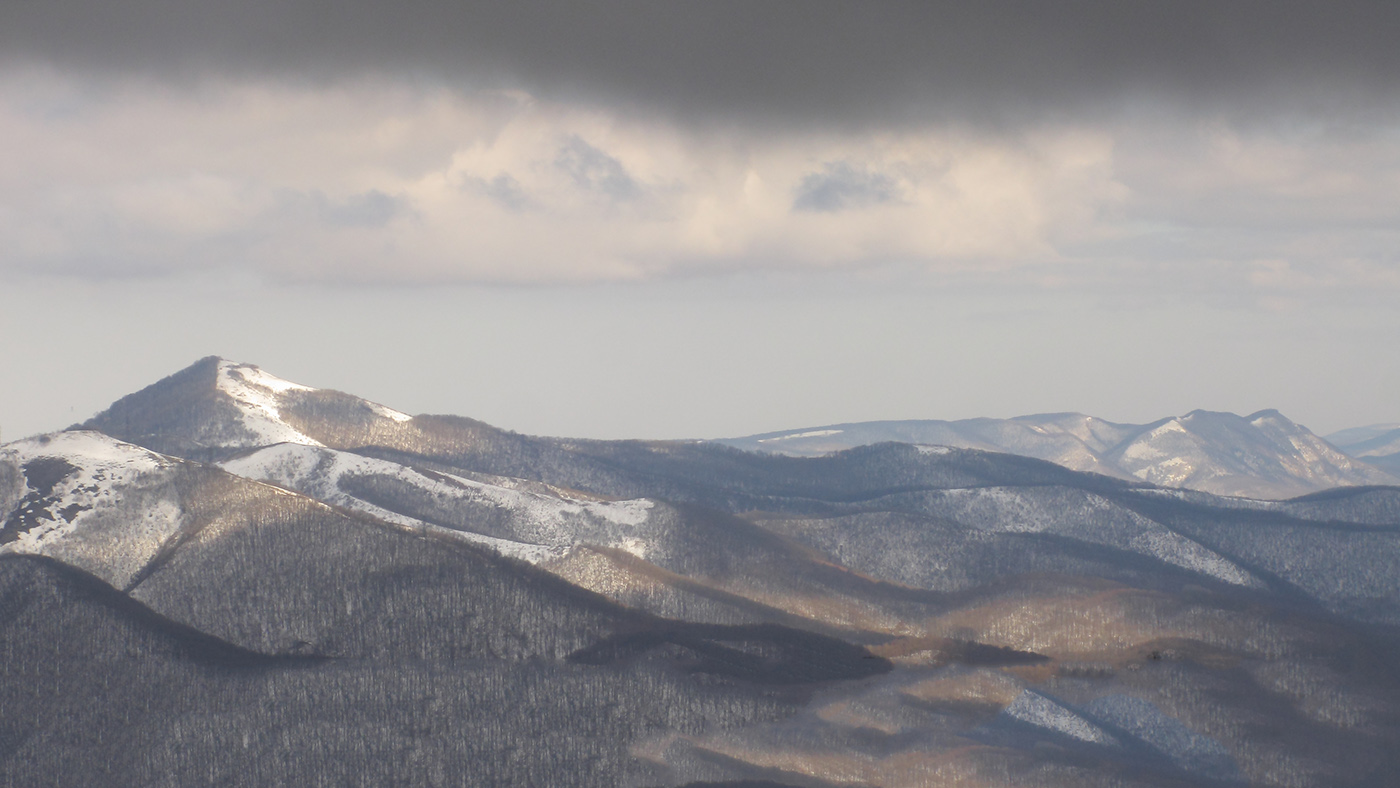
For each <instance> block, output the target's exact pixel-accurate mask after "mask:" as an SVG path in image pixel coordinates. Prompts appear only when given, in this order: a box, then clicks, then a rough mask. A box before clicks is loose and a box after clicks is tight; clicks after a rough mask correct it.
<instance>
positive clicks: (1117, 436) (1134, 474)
mask: <svg viewBox="0 0 1400 788" xmlns="http://www.w3.org/2000/svg"><path fill="white" fill-rule="evenodd" d="M886 440H896V441H901V442H908V443H917V444H935V445H945V446H954V447H959V448H973V449H982V450H986V451H1000V452H1008V453H1012V454H1021V455H1025V456H1031V457H1037V458H1039V459H1043V460H1048V461H1051V462H1055V463H1056V464H1059V465H1062V466H1064V467H1067V468H1070V469H1072V470H1080V471H1092V472H1095V473H1102V474H1105V475H1108V476H1113V477H1115V478H1120V479H1126V480H1135V481H1147V482H1152V483H1155V484H1160V485H1165V486H1174V487H1184V488H1188V489H1196V490H1201V491H1203V492H1211V493H1215V494H1219V495H1236V496H1245V497H1256V498H1274V499H1278V498H1289V497H1295V496H1297V495H1305V494H1308V493H1312V492H1317V491H1320V490H1323V489H1329V488H1331V487H1338V486H1345V485H1371V484H1400V477H1396V476H1394V475H1392V474H1391V473H1389V472H1387V471H1385V470H1384V469H1381V468H1377V467H1375V466H1373V465H1371V464H1368V463H1365V462H1362V461H1360V460H1358V459H1356V458H1353V457H1351V456H1348V455H1347V454H1345V453H1343V452H1342V451H1340V450H1338V449H1336V448H1335V447H1332V446H1331V445H1330V444H1328V443H1327V442H1326V441H1324V440H1323V439H1321V438H1319V437H1318V436H1316V435H1314V434H1313V433H1311V432H1310V431H1308V430H1307V429H1306V428H1305V427H1302V426H1301V425H1298V424H1295V423H1294V422H1292V421H1291V420H1289V419H1288V418H1287V417H1285V416H1283V415H1282V414H1281V413H1279V411H1277V410H1275V409H1272V408H1269V409H1264V410H1260V411H1256V412H1254V413H1251V414H1249V415H1247V416H1238V415H1236V414H1232V413H1223V412H1216V411H1207V410H1199V409H1198V410H1193V411H1191V412H1189V413H1186V414H1183V415H1181V416H1171V417H1164V418H1161V419H1158V420H1156V421H1152V422H1148V423H1146V424H1120V423H1116V422H1110V421H1106V420H1103V419H1098V418H1095V417H1093V416H1086V415H1084V414H1081V413H1048V414H1036V415H1030V416H1018V417H1014V418H1010V419H991V418H977V419H963V420H959V421H941V420H909V421H875V422H849V423H843V424H831V425H826V426H822V427H807V428H800V429H796V430H784V431H779V432H768V433H759V434H756V435H750V436H746V437H743V438H732V439H724V440H720V441H716V442H717V443H720V444H723V445H727V446H733V447H735V448H740V449H744V450H748V451H765V452H772V453H781V454H788V455H792V456H817V455H820V454H825V453H829V452H832V451H840V450H842V449H847V448H852V447H854V446H859V445H865V444H869V443H875V442H880V441H886Z"/></svg>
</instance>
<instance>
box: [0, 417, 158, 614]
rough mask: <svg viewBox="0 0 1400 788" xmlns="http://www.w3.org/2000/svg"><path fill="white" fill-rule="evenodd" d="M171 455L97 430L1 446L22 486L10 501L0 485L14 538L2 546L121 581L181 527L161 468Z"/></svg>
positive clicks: (2, 458) (2, 517) (3, 516)
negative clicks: (161, 453) (47, 557)
mask: <svg viewBox="0 0 1400 788" xmlns="http://www.w3.org/2000/svg"><path fill="white" fill-rule="evenodd" d="M176 462H177V461H176V460H172V459H170V458H168V457H164V456H162V455H159V454H156V453H155V452H152V451H149V450H147V449H143V448H141V447H139V446H134V445H132V444H130V443H123V442H122V441H119V440H116V439H115V438H111V437H108V436H106V435H103V434H101V433H97V432H86V431H83V432H60V433H56V434H54V435H44V436H39V437H37V438H30V439H27V440H22V441H16V442H15V443H11V444H9V445H8V446H5V447H4V448H3V449H0V463H4V464H10V465H12V466H13V467H15V468H16V470H18V471H20V472H21V473H22V474H23V475H24V478H25V486H24V487H23V489H19V490H15V491H11V494H17V497H16V498H15V500H13V501H12V502H8V503H6V502H5V501H4V496H5V492H6V491H3V490H0V503H5V504H6V505H4V506H3V511H0V522H4V523H5V527H6V529H7V530H9V531H10V532H11V533H10V534H9V536H10V537H11V539H12V541H9V542H7V543H5V544H0V552H13V553H28V554H36V555H47V556H50V557H53V558H57V559H59V560H61V561H64V562H66V563H69V564H72V565H74V566H78V567H80V568H82V569H85V570H87V571H89V572H92V573H93V574H96V575H98V576H99V577H101V578H102V579H104V580H106V581H107V582H109V583H111V584H112V585H114V586H117V587H121V586H123V585H125V584H126V583H127V582H128V581H129V580H130V579H131V578H132V577H133V576H134V575H135V574H136V573H137V572H139V571H140V570H141V568H142V567H144V566H145V565H146V563H147V562H148V561H150V559H151V557H152V556H154V555H155V554H156V552H157V551H158V550H159V549H160V546H161V545H162V544H164V543H165V541H166V540H167V539H169V538H170V537H171V536H172V535H174V534H175V533H176V532H177V531H178V530H179V529H180V526H181V523H182V520H183V518H182V513H181V510H180V506H179V499H178V494H177V493H176V491H175V489H174V487H173V484H172V483H171V481H170V479H169V478H168V475H167V474H165V473H163V472H164V471H167V470H168V469H170V468H172V467H173V466H174V465H175V463H176ZM41 480H42V481H41ZM36 485H37V487H38V488H41V489H36ZM132 504H136V505H132Z"/></svg>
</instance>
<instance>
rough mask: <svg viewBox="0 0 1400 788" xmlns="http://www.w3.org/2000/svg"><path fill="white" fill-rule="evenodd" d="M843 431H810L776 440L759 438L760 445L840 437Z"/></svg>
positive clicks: (775, 438)
mask: <svg viewBox="0 0 1400 788" xmlns="http://www.w3.org/2000/svg"><path fill="white" fill-rule="evenodd" d="M841 432H842V430H808V431H807V432H794V433H792V434H791V435H779V436H777V437H774V438H759V439H758V442H759V443H772V442H774V441H790V440H796V439H798V438H825V437H827V436H828V435H840V434H841Z"/></svg>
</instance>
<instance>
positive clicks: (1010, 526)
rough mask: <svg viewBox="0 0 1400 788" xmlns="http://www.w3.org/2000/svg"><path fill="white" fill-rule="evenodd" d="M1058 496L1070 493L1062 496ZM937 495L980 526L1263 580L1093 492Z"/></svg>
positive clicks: (1009, 490)
mask: <svg viewBox="0 0 1400 788" xmlns="http://www.w3.org/2000/svg"><path fill="white" fill-rule="evenodd" d="M1056 496H1058V497H1056ZM1064 496H1070V498H1069V499H1067V500H1062V499H1061V498H1063V497H1064ZM939 498H941V499H942V500H941V501H938V499H934V500H935V501H936V502H941V503H943V504H944V505H946V506H948V507H949V509H951V510H952V516H953V518H954V519H957V520H959V521H962V522H969V523H972V524H974V526H975V527H977V528H979V529H981V530H984V531H998V532H1002V533H1052V534H1056V535H1059V536H1068V537H1071V538H1075V539H1080V540H1082V541H1085V542H1092V543H1097V544H1103V545H1108V546H1111V547H1116V548H1119V549H1121V550H1129V551H1132V552H1135V553H1138V554H1140V555H1145V556H1149V557H1152V558H1156V559H1158V560H1160V561H1164V562H1166V563H1169V564H1173V565H1175V566H1179V567H1181V568H1183V569H1188V570H1190V571H1193V572H1198V573H1200V574H1203V575H1208V576H1210V577H1214V578H1217V579H1220V580H1223V581H1225V582H1227V583H1231V584H1233V585H1240V586H1252V587H1262V586H1263V583H1262V582H1261V581H1260V580H1259V579H1258V578H1256V577H1254V576H1253V575H1252V574H1250V573H1249V572H1248V571H1246V570H1245V569H1243V568H1241V567H1240V566H1238V565H1237V564H1235V563H1234V562H1232V561H1230V560H1229V559H1227V558H1225V557H1223V556H1221V555H1220V554H1218V553H1216V552H1215V551H1213V550H1211V549H1210V548H1208V547H1206V546H1205V545H1202V544H1201V543H1199V542H1196V541H1194V540H1192V539H1189V538H1187V537H1185V536H1182V535H1181V534H1178V533H1176V532H1175V531H1172V530H1169V529H1168V528H1167V527H1166V526H1164V525H1162V524H1161V523H1158V522H1156V521H1154V520H1151V519H1148V518H1146V517H1143V516H1142V515H1140V514H1138V513H1137V512H1134V511H1132V510H1131V509H1127V508H1125V507H1121V506H1118V505H1116V504H1114V503H1113V502H1112V501H1109V500H1108V499H1106V498H1104V497H1102V496H1099V495H1094V494H1093V493H1085V492H1076V491H1071V490H1069V489H1058V488H1030V489H1022V488H1015V487H976V488H962V489H954V490H946V491H944V492H943V493H942V494H941V495H940V496H939ZM934 506H935V507H936V506H937V503H934Z"/></svg>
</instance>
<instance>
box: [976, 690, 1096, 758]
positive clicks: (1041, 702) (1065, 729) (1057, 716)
mask: <svg viewBox="0 0 1400 788" xmlns="http://www.w3.org/2000/svg"><path fill="white" fill-rule="evenodd" d="M1001 713H1002V714H1004V715H1006V716H1007V717H1010V718H1011V719H1013V720H1019V721H1020V722H1025V723H1029V724H1031V725H1034V726H1036V727H1038V728H1044V729H1046V730H1051V731H1054V732H1056V733H1060V734H1064V735H1065V736H1069V737H1071V738H1074V739H1079V740H1080V741H1084V742H1089V743H1090V744H1100V745H1104V746H1106V747H1116V746H1118V744H1119V743H1118V740H1117V739H1116V738H1114V737H1113V735H1112V734H1110V733H1108V732H1107V731H1105V730H1104V729H1102V728H1100V727H1099V726H1097V725H1095V724H1094V723H1092V722H1090V721H1088V720H1086V719H1084V718H1083V717H1081V716H1079V714H1077V713H1075V712H1073V711H1071V710H1070V709H1068V708H1066V707H1065V706H1062V705H1060V704H1059V703H1057V702H1056V701H1054V700H1051V699H1050V698H1049V697H1047V696H1045V695H1041V694H1040V693H1039V692H1035V691H1033V690H1022V692H1021V694H1020V695H1018V696H1017V697H1016V700H1014V701H1012V702H1011V705H1010V706H1007V707H1006V708H1005V709H1003V710H1002V712H1001Z"/></svg>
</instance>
